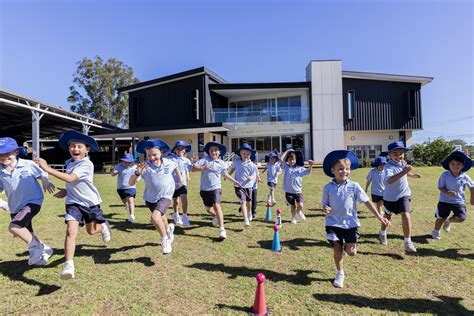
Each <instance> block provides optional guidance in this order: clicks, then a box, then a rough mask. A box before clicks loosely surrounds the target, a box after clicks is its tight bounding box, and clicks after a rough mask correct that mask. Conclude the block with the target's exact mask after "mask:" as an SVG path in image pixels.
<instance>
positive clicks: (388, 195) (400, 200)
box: [383, 160, 411, 214]
mask: <svg viewBox="0 0 474 316" xmlns="http://www.w3.org/2000/svg"><path fill="white" fill-rule="evenodd" d="M403 168H404V165H402V163H396V162H394V161H392V160H389V161H388V162H387V163H386V164H385V167H384V174H383V176H384V191H383V204H384V207H385V212H386V213H387V214H391V213H395V214H400V213H406V212H410V196H411V190H410V186H409V185H408V177H407V175H404V176H403V177H401V178H400V179H398V181H396V182H394V183H392V184H389V183H388V182H387V181H388V179H390V178H391V177H393V176H394V175H397V174H399V173H400V172H402V171H403Z"/></svg>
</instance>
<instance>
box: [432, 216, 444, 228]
mask: <svg viewBox="0 0 474 316" xmlns="http://www.w3.org/2000/svg"><path fill="white" fill-rule="evenodd" d="M445 221H446V218H442V217H441V218H437V219H436V221H435V225H434V229H435V230H440V229H441V226H443V224H444V222H445Z"/></svg>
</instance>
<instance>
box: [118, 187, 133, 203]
mask: <svg viewBox="0 0 474 316" xmlns="http://www.w3.org/2000/svg"><path fill="white" fill-rule="evenodd" d="M117 193H118V195H120V198H121V199H122V200H124V199H125V198H128V197H129V196H131V197H133V198H134V197H135V196H136V195H137V189H135V188H130V189H117Z"/></svg>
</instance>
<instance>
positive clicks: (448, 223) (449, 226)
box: [443, 220, 451, 233]
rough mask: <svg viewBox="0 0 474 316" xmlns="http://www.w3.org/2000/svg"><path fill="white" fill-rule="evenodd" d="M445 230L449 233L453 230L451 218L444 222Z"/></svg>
mask: <svg viewBox="0 0 474 316" xmlns="http://www.w3.org/2000/svg"><path fill="white" fill-rule="evenodd" d="M443 230H444V231H445V232H447V233H449V232H450V231H451V222H450V221H449V220H446V221H445V222H444V224H443Z"/></svg>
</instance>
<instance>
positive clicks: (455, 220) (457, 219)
mask: <svg viewBox="0 0 474 316" xmlns="http://www.w3.org/2000/svg"><path fill="white" fill-rule="evenodd" d="M449 222H450V223H462V222H464V218H461V217H457V216H454V215H453V216H451V217H450V218H449Z"/></svg>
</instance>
